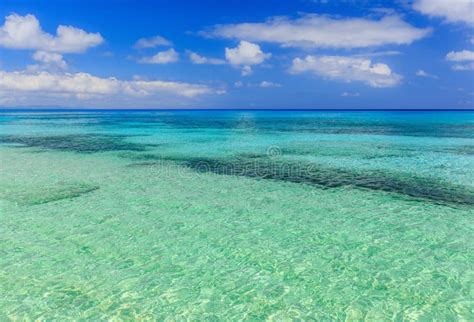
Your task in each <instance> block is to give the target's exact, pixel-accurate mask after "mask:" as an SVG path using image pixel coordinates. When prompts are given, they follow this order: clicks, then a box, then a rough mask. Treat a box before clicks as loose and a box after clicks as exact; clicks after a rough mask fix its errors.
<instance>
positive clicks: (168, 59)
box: [138, 48, 179, 64]
mask: <svg viewBox="0 0 474 322" xmlns="http://www.w3.org/2000/svg"><path fill="white" fill-rule="evenodd" d="M178 59H179V54H178V53H177V52H176V51H175V50H174V49H173V48H170V49H168V50H165V51H160V52H158V53H156V54H155V55H153V56H149V57H142V58H140V59H139V60H138V62H139V63H141V64H169V63H174V62H177V61H178Z"/></svg>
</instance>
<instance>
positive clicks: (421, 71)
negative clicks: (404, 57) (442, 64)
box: [415, 69, 438, 79]
mask: <svg viewBox="0 0 474 322" xmlns="http://www.w3.org/2000/svg"><path fill="white" fill-rule="evenodd" d="M415 75H416V76H418V77H428V78H435V79H438V76H436V75H433V74H430V73H427V72H425V71H424V70H422V69H418V70H417V71H416V73H415Z"/></svg>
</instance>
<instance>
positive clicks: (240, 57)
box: [225, 40, 271, 76]
mask: <svg viewBox="0 0 474 322" xmlns="http://www.w3.org/2000/svg"><path fill="white" fill-rule="evenodd" d="M270 57H271V54H269V53H264V52H263V51H262V50H261V49H260V46H259V45H257V44H253V43H251V42H248V41H245V40H242V41H240V42H239V45H238V46H237V47H235V48H226V49H225V58H226V59H227V61H228V62H229V63H230V64H231V65H234V66H241V67H242V76H247V75H250V74H251V73H252V67H251V65H258V64H261V63H263V62H264V61H265V60H266V59H268V58H270Z"/></svg>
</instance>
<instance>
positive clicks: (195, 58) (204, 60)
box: [188, 51, 226, 65]
mask: <svg viewBox="0 0 474 322" xmlns="http://www.w3.org/2000/svg"><path fill="white" fill-rule="evenodd" d="M188 56H189V59H190V60H191V62H192V63H193V64H210V65H222V64H225V63H226V61H225V60H223V59H219V58H209V57H204V56H201V55H199V54H196V53H194V52H192V51H188Z"/></svg>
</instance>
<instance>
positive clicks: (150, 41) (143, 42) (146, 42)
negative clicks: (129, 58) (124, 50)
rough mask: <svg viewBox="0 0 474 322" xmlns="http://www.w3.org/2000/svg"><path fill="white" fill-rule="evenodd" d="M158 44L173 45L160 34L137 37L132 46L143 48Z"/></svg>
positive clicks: (153, 46)
mask: <svg viewBox="0 0 474 322" xmlns="http://www.w3.org/2000/svg"><path fill="white" fill-rule="evenodd" d="M158 46H173V43H172V42H171V41H169V40H168V39H166V38H164V37H162V36H159V35H156V36H154V37H150V38H140V39H138V40H137V42H136V43H135V45H133V48H135V49H145V48H155V47H158Z"/></svg>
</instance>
